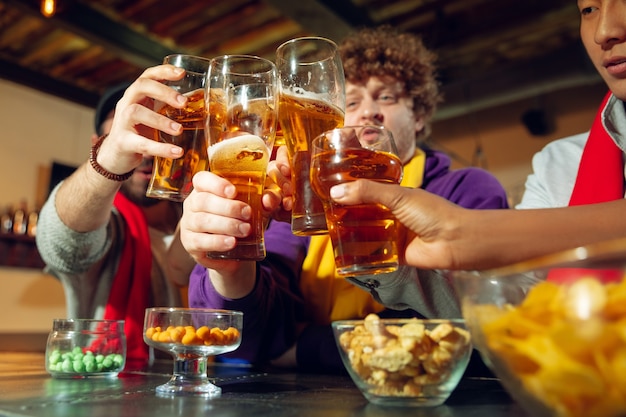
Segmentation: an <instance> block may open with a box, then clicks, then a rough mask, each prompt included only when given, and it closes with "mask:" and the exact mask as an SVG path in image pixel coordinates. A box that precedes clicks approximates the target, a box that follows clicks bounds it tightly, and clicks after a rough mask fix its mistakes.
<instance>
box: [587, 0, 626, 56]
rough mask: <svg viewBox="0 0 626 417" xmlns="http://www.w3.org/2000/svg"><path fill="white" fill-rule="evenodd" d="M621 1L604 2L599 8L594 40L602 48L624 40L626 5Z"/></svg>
mask: <svg viewBox="0 0 626 417" xmlns="http://www.w3.org/2000/svg"><path fill="white" fill-rule="evenodd" d="M622 3H623V2H605V6H604V7H602V8H600V10H599V13H600V16H599V19H598V24H597V26H596V31H595V37H594V40H595V42H596V43H597V44H598V45H600V46H601V47H602V48H603V49H608V48H610V47H611V46H613V45H615V44H618V43H622V42H624V41H626V5H624V4H622Z"/></svg>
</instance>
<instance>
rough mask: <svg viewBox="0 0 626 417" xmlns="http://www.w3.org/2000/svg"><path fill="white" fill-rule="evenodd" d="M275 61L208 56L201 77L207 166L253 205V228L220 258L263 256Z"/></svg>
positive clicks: (273, 123)
mask: <svg viewBox="0 0 626 417" xmlns="http://www.w3.org/2000/svg"><path fill="white" fill-rule="evenodd" d="M277 85H278V83H277V75H276V66H275V65H274V63H273V62H271V61H268V60H266V59H263V58H259V57H255V56H248V55H225V56H220V57H215V58H213V59H212V60H211V64H210V65H209V70H208V72H207V82H206V93H205V100H206V109H207V111H208V115H207V117H206V123H207V127H206V131H207V132H208V138H209V149H208V154H209V168H210V170H211V172H213V173H214V174H216V175H219V176H221V177H223V178H226V179H227V180H229V181H230V182H231V183H233V185H234V186H235V187H236V188H237V197H236V198H237V199H238V200H240V201H243V202H245V203H247V204H249V205H250V206H251V207H252V218H251V220H250V224H251V226H252V231H251V233H250V235H249V236H248V237H246V238H240V239H238V240H237V246H236V247H235V248H234V249H232V250H230V251H227V252H209V253H208V254H207V256H209V257H212V258H221V259H241V260H261V259H263V258H265V254H266V252H265V243H264V229H265V227H264V222H263V216H262V209H261V197H262V193H263V187H264V185H265V177H266V171H267V164H268V163H269V159H270V154H271V152H272V146H273V143H274V136H275V134H276V119H277V115H276V112H277V108H278V95H277V89H278V86H277Z"/></svg>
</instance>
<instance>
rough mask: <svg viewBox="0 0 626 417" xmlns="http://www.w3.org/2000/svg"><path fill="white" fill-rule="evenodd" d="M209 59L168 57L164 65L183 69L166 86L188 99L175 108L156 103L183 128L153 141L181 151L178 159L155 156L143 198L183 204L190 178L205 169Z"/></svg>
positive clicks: (157, 136)
mask: <svg viewBox="0 0 626 417" xmlns="http://www.w3.org/2000/svg"><path fill="white" fill-rule="evenodd" d="M209 62H210V61H209V60H208V59H206V58H202V57H198V56H193V55H182V54H175V55H168V56H166V57H165V58H164V59H163V63H164V64H172V65H174V66H176V67H180V68H184V69H185V76H184V77H183V78H182V79H181V80H178V81H167V82H166V84H167V85H169V86H170V87H172V88H173V89H175V90H176V91H178V92H179V93H181V94H184V95H185V96H187V105H186V107H185V108H183V109H176V108H174V107H171V106H169V105H164V104H163V103H161V102H158V101H157V102H156V103H155V110H156V111H157V112H159V113H160V114H163V115H165V116H167V117H169V118H170V119H172V120H174V121H176V122H178V123H180V124H181V125H182V126H183V133H181V134H180V135H179V136H172V135H170V134H167V133H164V132H161V131H158V130H157V131H155V134H154V135H155V140H156V141H159V142H163V143H173V144H175V145H178V146H180V147H181V148H183V156H182V158H179V159H168V158H163V157H159V156H156V157H155V158H154V166H153V168H152V178H151V180H150V184H149V185H148V190H147V191H146V196H148V197H153V198H161V199H166V200H173V201H183V200H184V199H185V198H186V197H187V196H188V195H189V193H190V192H191V189H192V183H191V179H192V177H193V175H194V174H195V173H196V172H198V171H202V170H205V169H206V168H207V153H206V152H207V151H206V149H207V142H206V138H205V134H204V82H205V78H206V72H207V69H208V68H209Z"/></svg>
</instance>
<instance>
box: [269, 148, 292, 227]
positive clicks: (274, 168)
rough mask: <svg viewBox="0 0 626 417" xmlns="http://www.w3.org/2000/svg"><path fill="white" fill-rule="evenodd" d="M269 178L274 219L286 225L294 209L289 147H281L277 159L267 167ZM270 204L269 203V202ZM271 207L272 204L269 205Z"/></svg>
mask: <svg viewBox="0 0 626 417" xmlns="http://www.w3.org/2000/svg"><path fill="white" fill-rule="evenodd" d="M267 176H268V179H269V180H270V181H271V183H272V185H271V186H269V187H266V190H267V191H268V193H271V194H273V197H272V204H271V207H274V209H273V210H272V212H271V216H272V218H274V219H275V220H278V221H283V222H286V223H289V222H291V210H292V208H293V192H292V182H291V164H290V163H289V155H288V153H287V147H286V146H284V145H283V146H281V147H279V148H278V151H277V152H276V159H275V160H273V161H270V163H269V165H268V167H267ZM268 203H269V201H268ZM267 206H270V204H267Z"/></svg>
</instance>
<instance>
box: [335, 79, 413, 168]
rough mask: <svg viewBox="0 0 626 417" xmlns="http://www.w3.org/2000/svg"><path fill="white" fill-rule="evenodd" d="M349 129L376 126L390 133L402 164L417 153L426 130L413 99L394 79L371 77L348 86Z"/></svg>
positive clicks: (346, 123) (347, 122)
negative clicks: (418, 141)
mask: <svg viewBox="0 0 626 417" xmlns="http://www.w3.org/2000/svg"><path fill="white" fill-rule="evenodd" d="M344 124H345V125H346V126H356V125H365V124H368V125H375V126H384V127H385V128H386V129H388V130H390V131H391V133H392V135H393V137H394V139H395V142H396V146H397V148H398V153H399V156H400V160H402V163H403V164H405V163H407V162H408V161H409V160H410V159H411V158H412V157H413V155H414V154H415V147H416V142H415V134H416V132H419V131H420V130H422V129H423V128H424V123H423V121H422V120H416V119H415V114H414V113H413V100H412V99H411V98H410V97H407V95H406V93H405V91H404V84H403V83H401V82H400V81H398V80H396V79H394V78H391V77H390V78H379V77H370V78H369V79H368V80H367V82H366V83H365V84H352V83H349V82H348V83H346V117H345V120H344Z"/></svg>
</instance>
